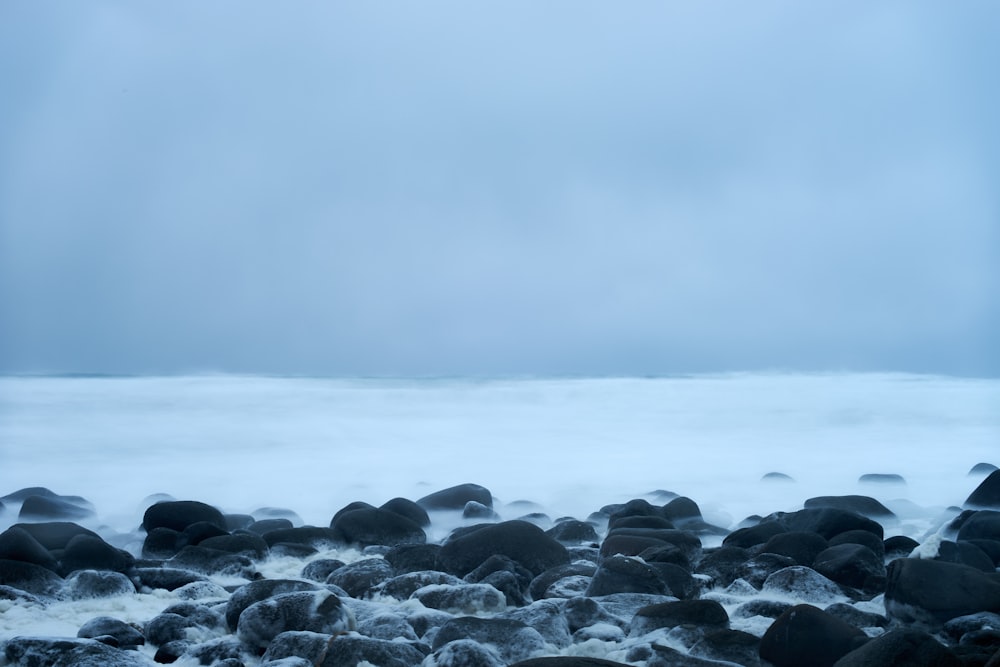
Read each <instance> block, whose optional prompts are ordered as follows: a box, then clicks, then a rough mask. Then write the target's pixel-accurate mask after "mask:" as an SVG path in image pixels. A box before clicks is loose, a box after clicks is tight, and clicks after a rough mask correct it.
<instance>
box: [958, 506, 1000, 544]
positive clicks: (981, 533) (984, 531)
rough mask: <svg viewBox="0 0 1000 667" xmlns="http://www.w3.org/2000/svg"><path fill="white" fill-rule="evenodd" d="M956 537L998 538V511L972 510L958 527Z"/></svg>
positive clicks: (961, 539) (999, 513)
mask: <svg viewBox="0 0 1000 667" xmlns="http://www.w3.org/2000/svg"><path fill="white" fill-rule="evenodd" d="M956 539H957V540H959V541H968V540H1000V512H998V511H994V510H980V511H978V512H973V513H972V514H971V515H970V516H969V517H967V518H966V519H965V521H964V522H963V523H962V526H961V527H960V528H959V529H958V535H957V536H956Z"/></svg>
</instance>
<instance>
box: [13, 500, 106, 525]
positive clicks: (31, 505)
mask: <svg viewBox="0 0 1000 667" xmlns="http://www.w3.org/2000/svg"><path fill="white" fill-rule="evenodd" d="M92 516H94V508H93V506H92V505H91V504H90V503H88V502H87V501H85V500H83V499H82V498H78V499H77V498H72V497H68V496H28V497H27V498H25V499H24V502H23V503H22V505H21V510H20V512H18V515H17V518H18V519H21V520H22V521H60V520H64V521H75V520H78V519H89V518H90V517H92Z"/></svg>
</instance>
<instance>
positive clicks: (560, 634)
mask: <svg viewBox="0 0 1000 667" xmlns="http://www.w3.org/2000/svg"><path fill="white" fill-rule="evenodd" d="M565 606H566V601H565V600H537V601H535V602H533V603H531V604H530V605H528V606H526V607H521V608H519V609H511V610H510V611H507V612H506V613H504V614H503V618H509V619H511V620H515V621H521V622H522V623H524V624H525V625H527V626H528V627H531V628H534V629H535V630H537V631H538V633H539V634H540V635H542V637H543V638H544V639H545V641H547V642H548V643H550V644H552V645H553V646H556V647H559V648H565V647H567V646H569V645H570V644H572V643H573V637H572V636H571V635H572V633H571V632H570V629H569V622H568V621H567V620H566V616H565V615H564V614H563V609H564V607H565Z"/></svg>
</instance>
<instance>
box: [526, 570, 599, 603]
mask: <svg viewBox="0 0 1000 667" xmlns="http://www.w3.org/2000/svg"><path fill="white" fill-rule="evenodd" d="M595 572H597V565H595V564H593V563H579V562H573V563H567V564H565V565H557V566H556V567H552V568H549V569H548V570H545V572H542V573H541V574H539V575H538V576H537V577H535V578H534V579H532V580H531V583H530V584H529V586H528V594H529V595H530V597H531V598H532V599H533V600H541V599H542V598H544V597H545V592H546V591H547V590H548V589H549V587H550V586H552V584H554V583H556V582H557V581H559V580H560V579H565V578H566V577H575V576H582V577H587V578H590V577H593V576H594V573H595Z"/></svg>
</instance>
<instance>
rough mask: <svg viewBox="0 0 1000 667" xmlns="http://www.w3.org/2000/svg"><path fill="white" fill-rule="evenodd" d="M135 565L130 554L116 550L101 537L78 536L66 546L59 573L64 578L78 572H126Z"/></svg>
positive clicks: (60, 560)
mask: <svg viewBox="0 0 1000 667" xmlns="http://www.w3.org/2000/svg"><path fill="white" fill-rule="evenodd" d="M134 563H135V559H134V558H133V557H132V555H131V554H130V553H128V552H126V551H122V550H121V549H116V548H115V547H113V546H111V545H110V544H108V543H107V542H105V541H104V540H103V539H101V538H100V537H96V536H92V535H77V536H75V537H73V538H72V539H71V540H70V541H69V543H67V544H66V548H65V549H64V550H63V554H62V558H60V559H59V571H60V574H62V575H63V576H65V575H67V574H69V573H70V572H75V571H77V570H111V571H113V572H124V571H125V570H127V569H129V568H130V567H131V566H132V565H133V564H134Z"/></svg>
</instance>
